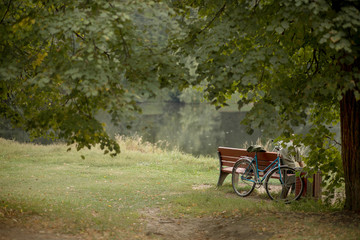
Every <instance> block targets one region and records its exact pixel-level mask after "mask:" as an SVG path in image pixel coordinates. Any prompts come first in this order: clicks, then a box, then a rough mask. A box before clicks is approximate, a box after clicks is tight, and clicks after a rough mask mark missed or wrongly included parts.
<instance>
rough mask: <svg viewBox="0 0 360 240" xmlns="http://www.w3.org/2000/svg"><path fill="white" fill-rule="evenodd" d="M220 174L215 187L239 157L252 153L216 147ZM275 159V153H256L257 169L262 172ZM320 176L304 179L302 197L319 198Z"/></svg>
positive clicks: (248, 155)
mask: <svg viewBox="0 0 360 240" xmlns="http://www.w3.org/2000/svg"><path fill="white" fill-rule="evenodd" d="M218 155H219V163H220V168H219V170H220V174H219V180H218V183H217V186H218V187H219V186H221V185H222V184H223V183H224V181H225V179H226V177H227V176H228V175H229V174H231V173H232V169H233V166H234V164H235V163H236V161H237V160H239V158H240V157H251V158H253V157H255V153H254V152H248V151H246V149H240V148H229V147H218ZM276 158H277V153H276V152H258V153H257V159H258V167H259V169H260V170H264V169H265V168H266V167H268V166H269V165H270V164H271V163H272V162H273V161H274V160H275V159H276ZM264 173H265V172H259V175H260V176H264ZM321 180H322V179H321V175H320V173H317V174H315V175H313V181H312V182H309V181H308V180H307V178H305V179H304V184H305V185H304V192H303V194H302V196H303V197H312V198H315V199H319V198H321Z"/></svg>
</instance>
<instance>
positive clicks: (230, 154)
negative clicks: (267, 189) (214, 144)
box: [217, 147, 277, 186]
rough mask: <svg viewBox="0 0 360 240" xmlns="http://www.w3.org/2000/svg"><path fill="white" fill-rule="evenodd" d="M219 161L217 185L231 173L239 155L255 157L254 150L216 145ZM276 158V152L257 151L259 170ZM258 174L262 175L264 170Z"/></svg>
mask: <svg viewBox="0 0 360 240" xmlns="http://www.w3.org/2000/svg"><path fill="white" fill-rule="evenodd" d="M218 155H219V163H220V175H219V180H218V183H217V186H221V185H222V184H223V183H224V181H225V179H226V177H227V175H229V174H231V173H232V169H233V166H234V164H235V163H236V161H237V160H239V158H240V157H252V158H253V157H255V153H254V152H248V151H246V149H240V148H229V147H218ZM276 158H277V153H276V152H258V153H257V159H258V167H259V169H260V170H264V169H265V168H266V167H268V166H269V165H270V163H272V162H273V161H274V160H275V159H276ZM259 174H260V176H263V175H264V172H259Z"/></svg>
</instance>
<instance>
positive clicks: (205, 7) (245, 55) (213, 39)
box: [174, 0, 360, 191]
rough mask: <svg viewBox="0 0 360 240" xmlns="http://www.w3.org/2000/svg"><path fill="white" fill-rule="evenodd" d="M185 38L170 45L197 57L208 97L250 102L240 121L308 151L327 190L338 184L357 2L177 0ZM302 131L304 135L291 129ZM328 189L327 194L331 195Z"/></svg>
mask: <svg viewBox="0 0 360 240" xmlns="http://www.w3.org/2000/svg"><path fill="white" fill-rule="evenodd" d="M175 5H176V7H177V11H178V13H179V14H182V15H183V16H184V18H183V19H181V21H180V22H181V24H183V29H185V30H186V31H187V36H188V37H187V38H186V39H185V41H182V42H174V47H178V48H179V49H181V51H182V52H183V53H184V54H185V55H191V56H192V57H194V58H195V60H196V62H197V64H198V66H197V71H196V74H197V78H196V79H195V80H193V84H197V83H200V82H201V81H203V80H204V79H206V80H207V81H208V85H207V89H206V92H207V98H208V100H210V101H211V102H212V103H213V104H214V105H216V106H217V107H223V106H226V104H227V101H228V100H229V98H230V97H231V96H232V95H233V94H235V93H236V94H238V95H239V97H240V101H239V102H238V106H239V108H241V107H242V106H243V105H244V104H248V103H254V107H253V108H252V109H251V111H250V112H249V113H248V114H247V117H246V119H245V120H244V121H243V123H245V124H248V125H249V129H248V130H249V132H250V133H251V132H252V131H253V129H257V128H260V127H266V129H267V130H268V133H269V134H270V135H272V136H274V135H278V136H280V137H281V138H282V139H284V140H287V141H289V140H294V143H295V145H300V144H301V143H303V144H306V145H308V146H309V147H310V150H311V153H310V155H309V157H308V159H307V163H308V164H309V165H310V166H312V167H314V171H317V170H318V169H319V170H321V171H322V174H323V175H324V176H325V179H330V178H331V179H332V186H333V187H335V186H339V185H340V184H341V182H342V181H343V172H342V165H341V156H340V153H339V147H338V144H337V143H338V141H337V140H336V139H337V138H336V134H335V133H334V132H333V131H332V127H333V126H335V125H336V124H338V123H339V120H340V113H339V111H340V110H339V101H340V100H341V99H342V96H343V94H344V93H345V92H347V91H353V92H354V94H355V96H356V99H357V101H359V100H360V91H359V89H360V70H359V67H358V66H359V64H358V63H359V52H360V37H359V36H360V35H359V31H360V4H359V2H357V1H326V0H319V1H308V0H292V1H288V0H270V1H268V0H255V1H253V0H251V1H250V0H249V1H247V0H242V1H241V0H226V1H225V0H224V1H218V0H216V1H215V0H206V1H203V0H201V1H200V0H199V1H176V3H175ZM305 125H307V126H308V128H309V130H308V131H307V133H302V134H296V135H295V136H293V134H294V133H296V132H295V130H294V129H295V128H296V127H299V126H305ZM333 190H334V188H331V191H333Z"/></svg>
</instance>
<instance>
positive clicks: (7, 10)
mask: <svg viewBox="0 0 360 240" xmlns="http://www.w3.org/2000/svg"><path fill="white" fill-rule="evenodd" d="M11 2H12V0H10V1H9V3H8V5H7V7H6V11H5V13H4V16H3V17H2V18H1V21H0V24H2V23H3V21H4V19H5V17H6V15H7V13H8V12H9V9H10V5H11Z"/></svg>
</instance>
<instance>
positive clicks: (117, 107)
mask: <svg viewBox="0 0 360 240" xmlns="http://www.w3.org/2000/svg"><path fill="white" fill-rule="evenodd" d="M173 13H174V12H173V11H172V10H171V9H170V8H169V7H168V6H167V5H166V4H162V3H155V2H153V1H130V0H129V1H106V0H98V1H69V0H65V1H64V0H61V1H60V0H54V1H47V0H42V1H36V0H34V1H17V0H7V1H2V3H1V9H0V55H1V59H0V114H1V115H0V116H1V117H3V118H6V119H10V120H11V121H12V123H13V125H14V126H17V127H21V128H23V129H24V130H26V131H27V132H29V133H30V134H31V136H32V137H39V136H50V137H59V138H62V139H64V140H66V141H67V143H68V144H73V143H76V144H77V145H76V147H77V149H81V148H83V147H88V148H90V147H91V146H94V145H95V144H97V143H99V144H100V146H101V148H102V149H105V152H106V153H107V152H111V154H116V153H118V152H119V146H118V144H117V143H116V142H115V141H114V140H112V139H111V138H110V137H109V136H108V134H107V133H106V132H105V130H104V126H103V124H102V123H101V122H99V121H98V120H97V119H96V114H97V113H98V111H99V110H102V111H103V110H104V111H106V112H108V113H109V114H111V117H112V120H113V121H114V122H115V123H120V122H121V121H122V119H124V118H126V119H128V118H129V117H130V115H131V112H134V111H139V110H140V109H139V108H138V106H137V105H136V100H137V99H138V97H139V96H142V97H144V96H145V97H146V96H147V97H148V96H152V95H154V93H155V92H156V91H157V89H158V88H160V87H164V86H167V85H168V84H169V83H170V82H171V81H172V79H173V77H174V76H176V77H177V78H178V77H180V78H181V77H183V75H184V74H183V73H180V72H178V71H180V68H177V67H175V66H177V65H178V64H181V62H180V63H179V62H178V59H177V57H176V56H175V55H174V54H169V53H168V50H167V49H166V48H165V47H166V45H167V44H166V43H167V41H168V38H169V37H171V36H172V35H173V34H176V36H179V31H180V29H179V28H178V24H177V23H176V22H175V21H174V20H173V19H172V18H171V15H172V14H173ZM165 33H166V34H165ZM178 69H179V70H178Z"/></svg>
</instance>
